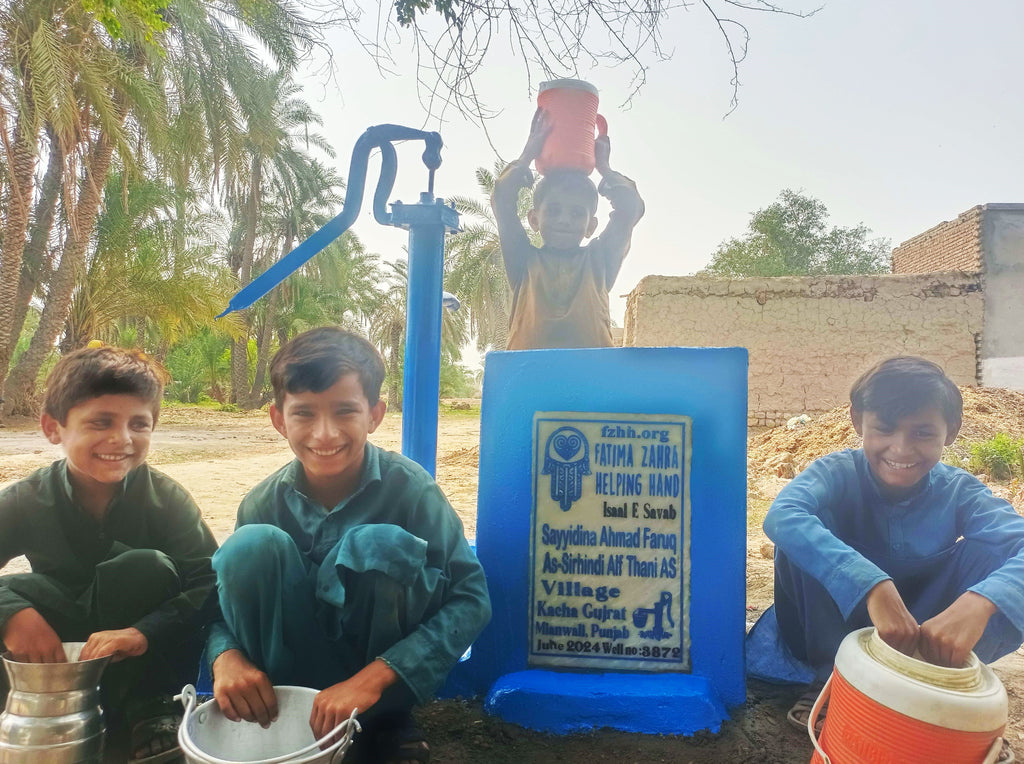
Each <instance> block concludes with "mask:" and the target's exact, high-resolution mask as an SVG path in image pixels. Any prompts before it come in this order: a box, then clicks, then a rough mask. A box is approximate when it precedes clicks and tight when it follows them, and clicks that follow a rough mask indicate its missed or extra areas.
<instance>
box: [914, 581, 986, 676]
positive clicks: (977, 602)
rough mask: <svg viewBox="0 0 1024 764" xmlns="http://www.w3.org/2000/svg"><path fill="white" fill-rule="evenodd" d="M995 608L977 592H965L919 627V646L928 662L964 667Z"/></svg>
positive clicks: (950, 666)
mask: <svg viewBox="0 0 1024 764" xmlns="http://www.w3.org/2000/svg"><path fill="white" fill-rule="evenodd" d="M995 612H996V606H995V605H994V604H993V603H992V601H991V600H989V599H988V598H987V597H983V596H982V595H980V594H977V593H976V592H964V593H963V594H961V595H960V596H959V597H957V599H956V601H955V602H953V604H952V605H950V606H949V607H948V608H946V609H945V610H943V611H942V612H941V613H939V614H938V615H937V616H935V617H934V618H929V619H928V620H927V621H925V622H924V623H922V624H921V638H920V641H919V645H918V647H919V648H920V650H921V655H922V656H923V657H924V659H925V660H926V661H928V662H930V663H934V664H936V665H938V666H948V667H949V668H963V666H964V664H965V663H967V656H968V655H969V654H970V652H971V650H973V649H974V646H975V645H976V644H978V640H979V639H981V635H982V634H983V633H984V632H985V627H986V626H988V619H989V618H991V617H992V615H993V614H994V613H995Z"/></svg>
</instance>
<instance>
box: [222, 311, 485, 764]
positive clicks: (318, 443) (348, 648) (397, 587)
mask: <svg viewBox="0 0 1024 764" xmlns="http://www.w3.org/2000/svg"><path fill="white" fill-rule="evenodd" d="M270 378H271V382H272V384H273V387H274V404H273V405H272V406H271V408H270V418H271V421H272V422H273V424H274V427H275V428H276V429H277V431H278V432H280V433H281V435H283V436H284V437H285V438H286V439H287V440H288V445H289V446H291V449H292V451H293V452H294V453H295V456H296V459H295V461H293V462H292V463H291V464H289V465H287V466H285V467H283V468H282V469H280V470H278V471H277V472H276V473H274V474H273V475H271V476H270V477H268V478H267V479H266V480H264V481H263V482H262V483H260V484H259V485H258V486H256V487H255V488H254V489H253V490H252V491H250V492H249V494H248V495H247V496H246V497H245V498H244V499H243V500H242V504H241V506H239V508H238V521H237V526H236V530H235V533H234V534H233V535H232V536H231V537H230V538H228V539H227V541H225V542H224V545H223V546H222V547H221V549H220V550H219V551H218V553H217V554H216V555H215V556H214V560H213V566H214V569H215V570H216V572H217V583H218V586H219V590H220V604H221V610H222V611H223V614H224V621H225V622H223V623H220V622H218V623H214V624H213V626H212V627H211V638H210V643H209V646H208V657H209V658H210V659H211V660H212V661H213V677H214V682H213V691H214V696H215V698H216V699H217V702H218V704H219V706H220V708H221V710H222V711H223V713H224V714H225V715H226V716H227V717H228V718H230V719H233V720H239V719H246V720H248V721H258V722H260V723H261V724H264V725H267V724H269V723H270V722H271V721H272V720H273V719H274V718H275V717H276V714H277V705H276V703H277V702H276V698H275V697H274V692H273V687H272V686H273V685H275V684H278V685H283V684H297V685H302V686H306V687H314V688H317V689H321V690H322V691H321V692H320V693H319V694H318V695H317V696H316V699H315V701H314V706H313V716H312V718H311V719H310V724H311V727H312V729H313V732H314V734H315V735H316V736H317V737H318V738H319V737H322V736H323V735H325V734H327V733H328V732H330V731H331V730H332V729H333V728H334V727H335V726H337V725H338V724H339V723H340V722H342V721H344V720H345V719H347V718H348V717H349V715H350V714H351V712H352V711H353V709H356V708H358V709H359V719H360V722H361V723H362V725H363V734H362V735H361V736H360V737H359V738H358V739H357V742H356V748H354V749H353V750H354V751H356V753H357V754H359V753H360V750H359V749H361V753H362V755H363V757H364V759H365V760H366V761H368V762H374V763H377V762H407V761H410V762H425V761H427V760H428V758H429V755H430V751H429V748H428V747H427V744H426V741H425V740H424V737H423V734H422V732H420V731H419V730H418V729H417V728H416V726H415V724H414V722H413V719H412V716H411V714H410V711H411V708H412V705H413V704H414V702H417V701H418V702H425V701H426V700H428V699H429V698H430V697H431V695H432V694H433V692H434V691H435V690H436V689H437V687H438V686H439V685H440V684H441V682H442V681H443V680H444V678H445V676H446V675H447V674H448V672H449V671H450V670H451V668H452V667H453V666H454V665H455V663H456V662H457V661H458V659H459V656H461V655H462V654H463V653H464V652H465V650H466V648H467V647H469V645H470V644H471V643H472V641H473V640H474V639H475V638H476V636H477V635H478V634H479V633H480V631H481V630H482V629H483V627H484V626H485V625H486V624H487V621H488V620H489V619H490V614H491V605H490V600H489V598H488V596H487V583H486V580H485V578H484V573H483V569H482V568H481V567H480V563H479V562H478V561H477V559H476V557H475V555H474V554H473V552H472V550H471V549H470V548H469V544H468V543H467V542H466V539H465V536H464V535H463V530H462V523H461V521H460V520H459V518H458V515H456V514H455V511H454V510H453V509H452V508H451V505H450V504H449V503H448V501H447V499H445V497H444V494H443V493H441V489H440V488H438V487H437V484H436V483H435V482H434V481H433V479H432V478H431V477H430V475H429V474H427V472H426V471H425V470H424V469H423V468H422V467H420V466H419V465H418V464H416V463H414V462H412V461H411V460H409V459H406V458H405V457H403V456H401V455H399V454H394V453H391V452H389V451H384V450H382V449H379V448H377V447H376V446H374V445H372V444H370V443H368V442H367V439H366V438H367V435H369V434H370V433H372V432H373V431H374V430H376V429H377V427H378V425H379V424H380V422H381V420H382V419H383V417H384V411H385V409H386V404H385V403H384V401H382V400H380V397H379V395H380V387H381V383H382V382H383V380H384V363H383V361H382V360H381V357H380V354H379V353H378V352H377V350H376V349H375V348H374V347H373V346H372V345H371V344H370V343H369V342H367V341H366V340H365V339H363V338H362V337H360V336H358V335H356V334H353V333H351V332H346V331H343V330H341V329H337V328H333V327H321V328H319V329H312V330H310V331H308V332H304V333H303V334H300V335H298V336H297V337H295V338H294V339H292V340H291V341H290V342H288V343H287V344H285V345H284V346H283V347H282V348H281V349H280V351H278V353H277V355H276V356H274V360H273V362H272V363H271V371H270Z"/></svg>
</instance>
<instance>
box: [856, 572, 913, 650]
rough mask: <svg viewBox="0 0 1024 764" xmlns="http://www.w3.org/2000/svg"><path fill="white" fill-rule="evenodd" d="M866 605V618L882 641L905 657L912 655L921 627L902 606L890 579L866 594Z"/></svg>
mask: <svg viewBox="0 0 1024 764" xmlns="http://www.w3.org/2000/svg"><path fill="white" fill-rule="evenodd" d="M867 605H868V617H869V618H870V619H871V623H873V624H874V626H875V628H876V629H878V636H880V637H881V638H882V641H884V642H885V643H886V644H887V645H890V646H891V647H894V648H896V649H897V650H899V651H900V652H901V653H903V654H905V655H913V654H914V650H915V649H916V648H917V640H918V635H919V633H920V629H921V627H920V626H918V625H917V621H915V620H914V616H912V615H911V614H910V611H909V610H907V606H906V605H904V604H903V598H902V597H900V593H899V592H898V591H896V584H894V583H893V582H892V579H889V580H887V581H882V582H881V583H879V584H875V585H874V586H873V587H872V589H871V591H870V592H868V599H867Z"/></svg>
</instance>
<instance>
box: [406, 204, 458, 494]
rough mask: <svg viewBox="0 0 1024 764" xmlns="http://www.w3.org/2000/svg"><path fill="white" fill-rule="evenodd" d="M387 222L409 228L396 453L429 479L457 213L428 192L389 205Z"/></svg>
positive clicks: (434, 451) (434, 453)
mask: <svg viewBox="0 0 1024 764" xmlns="http://www.w3.org/2000/svg"><path fill="white" fill-rule="evenodd" d="M391 224H392V225H394V226H397V227H399V228H407V229H408V230H409V286H408V304H407V306H406V323H405V370H404V373H403V384H402V453H403V454H404V455H405V456H407V457H409V458H410V459H412V460H413V461H415V462H417V463H418V464H419V465H420V466H422V467H423V468H424V469H425V470H427V472H429V473H430V474H431V475H433V474H434V469H435V466H436V461H437V415H438V403H437V401H438V395H439V392H440V387H441V286H442V276H443V272H444V237H445V234H446V233H447V232H448V231H455V230H458V227H459V214H458V213H457V212H456V211H455V208H454V206H446V205H445V203H444V200H443V199H435V198H434V195H433V194H432V193H430V192H429V191H424V192H423V193H421V194H420V202H419V204H402V203H401V202H395V203H394V204H392V205H391Z"/></svg>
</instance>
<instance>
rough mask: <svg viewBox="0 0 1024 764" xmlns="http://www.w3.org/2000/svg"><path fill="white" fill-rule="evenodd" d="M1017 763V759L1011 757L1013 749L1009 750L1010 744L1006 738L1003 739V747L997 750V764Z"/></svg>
mask: <svg viewBox="0 0 1024 764" xmlns="http://www.w3.org/2000/svg"><path fill="white" fill-rule="evenodd" d="M1015 761H1017V757H1016V756H1014V755H1013V749H1012V748H1010V744H1009V743H1008V742H1007V740H1006V738H1005V737H1004V738H1003V747H1002V748H1000V749H999V758H997V759H996V762H997V764H1013V762H1015Z"/></svg>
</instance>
